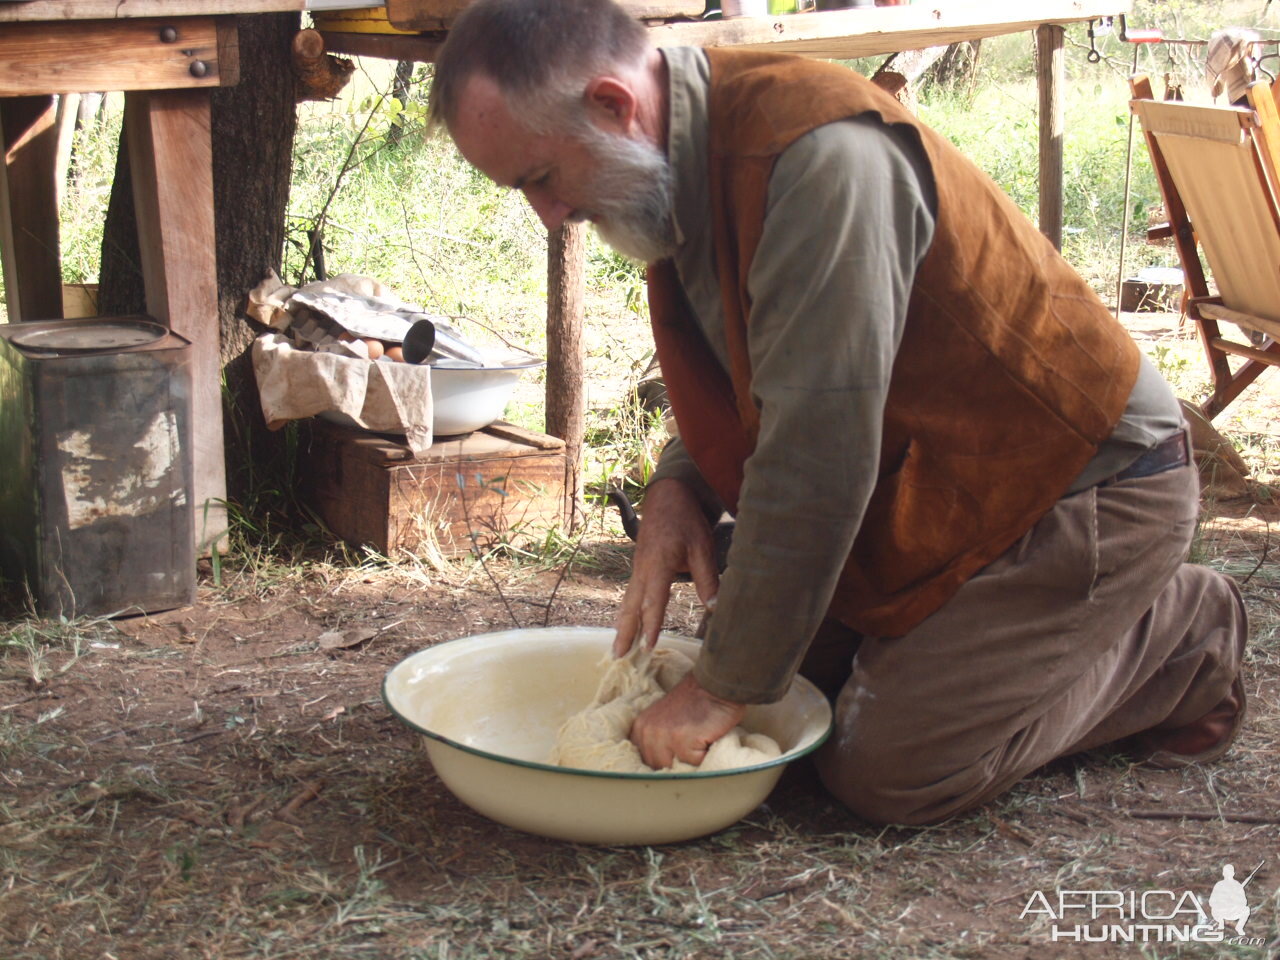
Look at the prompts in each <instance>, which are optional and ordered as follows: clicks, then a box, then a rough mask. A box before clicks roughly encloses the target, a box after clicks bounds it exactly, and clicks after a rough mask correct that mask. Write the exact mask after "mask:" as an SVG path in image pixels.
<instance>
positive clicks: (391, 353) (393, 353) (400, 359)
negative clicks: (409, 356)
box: [386, 344, 404, 363]
mask: <svg viewBox="0 0 1280 960" xmlns="http://www.w3.org/2000/svg"><path fill="white" fill-rule="evenodd" d="M386 356H387V359H388V360H394V361H396V362H397V363H404V348H403V347H401V346H400V345H399V344H396V345H395V346H394V347H387V349H386Z"/></svg>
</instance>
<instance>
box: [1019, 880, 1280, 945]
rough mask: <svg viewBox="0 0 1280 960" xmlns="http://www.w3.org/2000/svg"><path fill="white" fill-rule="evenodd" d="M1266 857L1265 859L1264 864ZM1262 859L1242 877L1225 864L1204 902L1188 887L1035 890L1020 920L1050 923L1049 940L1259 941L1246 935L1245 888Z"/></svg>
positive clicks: (1146, 941) (1147, 941)
mask: <svg viewBox="0 0 1280 960" xmlns="http://www.w3.org/2000/svg"><path fill="white" fill-rule="evenodd" d="M1265 862H1266V861H1265V860H1264V861H1263V863H1265ZM1261 867H1262V864H1261V863H1260V864H1258V866H1257V867H1254V869H1253V873H1250V874H1249V876H1248V877H1246V878H1245V879H1244V881H1239V880H1237V879H1236V878H1235V867H1234V866H1233V865H1232V864H1229V863H1228V864H1225V865H1224V866H1223V867H1222V879H1221V880H1219V881H1218V882H1217V883H1216V884H1214V887H1213V890H1212V892H1211V893H1210V894H1209V896H1208V899H1207V900H1206V901H1202V900H1201V898H1200V897H1199V896H1197V895H1196V893H1195V892H1194V891H1191V890H1182V891H1177V890H1142V891H1137V890H1058V891H1056V892H1054V893H1052V894H1049V895H1046V894H1045V893H1044V892H1043V891H1040V890H1037V891H1036V892H1035V893H1033V894H1032V895H1031V897H1030V899H1028V900H1027V904H1026V906H1025V907H1023V908H1022V913H1021V914H1019V919H1022V920H1032V921H1034V920H1036V919H1039V918H1043V919H1044V920H1046V921H1048V922H1049V939H1050V940H1052V941H1054V942H1059V941H1061V942H1072V941H1074V942H1076V943H1235V944H1248V945H1252V946H1261V945H1262V944H1263V942H1264V939H1263V938H1262V937H1247V936H1246V935H1245V924H1246V923H1247V922H1248V921H1249V896H1248V893H1247V892H1246V889H1245V888H1246V887H1247V886H1248V885H1249V881H1250V880H1252V879H1253V876H1254V874H1256V873H1257V872H1258V870H1259V869H1261Z"/></svg>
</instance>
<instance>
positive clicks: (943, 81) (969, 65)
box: [924, 40, 982, 97]
mask: <svg viewBox="0 0 1280 960" xmlns="http://www.w3.org/2000/svg"><path fill="white" fill-rule="evenodd" d="M981 53H982V41H981V40H964V41H961V42H960V43H953V44H951V45H950V46H949V47H947V52H946V53H944V54H943V55H942V56H941V57H939V58H938V60H937V62H936V63H934V64H933V66H932V67H931V68H930V70H929V72H928V74H926V76H925V77H924V83H925V84H929V85H932V84H936V85H937V86H940V87H948V88H950V89H951V90H954V91H957V92H959V91H961V90H963V91H964V94H965V96H966V97H972V96H973V88H974V84H975V83H976V82H977V78H978V58H979V56H980V55H981Z"/></svg>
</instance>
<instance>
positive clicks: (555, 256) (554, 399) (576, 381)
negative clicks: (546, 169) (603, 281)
mask: <svg viewBox="0 0 1280 960" xmlns="http://www.w3.org/2000/svg"><path fill="white" fill-rule="evenodd" d="M586 249H587V245H586V224H585V223H568V222H566V223H564V224H562V225H561V226H560V227H558V228H557V229H555V230H552V231H551V232H550V234H549V235H548V237H547V389H546V398H547V402H546V411H547V412H546V417H547V433H549V434H551V435H552V436H553V437H559V438H560V439H561V440H563V441H564V444H565V450H566V454H567V456H568V461H567V462H568V466H569V475H568V476H567V477H566V478H565V495H566V497H567V498H569V499H568V503H569V508H570V510H571V515H572V516H576V514H577V510H576V509H575V508H576V505H577V502H578V495H579V492H580V485H581V472H582V438H583V435H584V433H585V430H586V420H585V417H586V412H585V410H586V404H585V402H584V400H583V397H584V394H583V389H582V376H583V366H584V362H585V361H584V357H583V348H582V326H583V317H584V314H585V300H586V257H587V254H586Z"/></svg>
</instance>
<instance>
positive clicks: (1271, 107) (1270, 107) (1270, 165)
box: [1248, 80, 1280, 270]
mask: <svg viewBox="0 0 1280 960" xmlns="http://www.w3.org/2000/svg"><path fill="white" fill-rule="evenodd" d="M1248 97H1249V104H1250V106H1252V107H1253V111H1254V114H1255V115H1256V117H1257V121H1258V125H1257V127H1256V128H1255V129H1254V130H1253V142H1254V145H1255V146H1256V148H1257V154H1256V156H1257V159H1258V161H1259V163H1260V164H1261V169H1260V170H1259V171H1258V174H1259V177H1260V179H1262V180H1263V181H1264V182H1265V183H1266V184H1267V186H1268V187H1269V191H1268V192H1269V193H1270V195H1271V211H1272V214H1273V215H1280V207H1277V203H1276V191H1277V190H1278V189H1280V111H1277V110H1276V101H1275V98H1274V97H1272V95H1271V85H1270V84H1268V83H1267V82H1266V81H1265V80H1259V81H1258V82H1257V83H1253V84H1250V85H1249V90H1248ZM1276 229H1277V231H1280V219H1277V220H1276ZM1276 269H1277V270H1280V264H1276Z"/></svg>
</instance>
